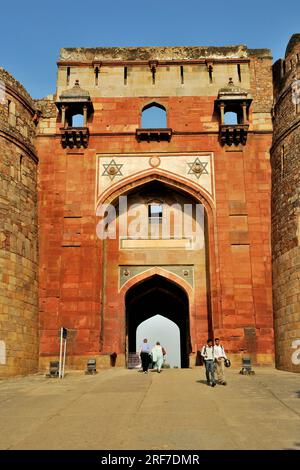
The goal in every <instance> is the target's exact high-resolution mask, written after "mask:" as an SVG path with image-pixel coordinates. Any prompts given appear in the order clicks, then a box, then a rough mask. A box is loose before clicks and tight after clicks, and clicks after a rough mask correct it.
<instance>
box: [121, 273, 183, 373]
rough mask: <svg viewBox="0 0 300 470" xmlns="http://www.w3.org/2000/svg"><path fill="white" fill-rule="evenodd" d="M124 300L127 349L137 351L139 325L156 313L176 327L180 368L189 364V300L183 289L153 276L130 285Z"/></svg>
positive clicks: (158, 276) (160, 277)
mask: <svg viewBox="0 0 300 470" xmlns="http://www.w3.org/2000/svg"><path fill="white" fill-rule="evenodd" d="M125 303H126V337H127V351H128V352H135V350H136V331H137V328H138V326H139V325H140V324H141V323H142V322H144V321H145V320H147V319H149V318H151V317H153V316H155V315H161V316H163V317H165V318H168V319H169V320H171V321H173V322H174V323H175V324H176V325H177V326H178V328H179V331H180V356H181V367H189V354H190V352H191V341H190V325H189V300H188V296H187V294H186V293H185V292H184V290H183V289H182V288H181V287H180V286H179V285H178V284H176V283H174V282H172V281H170V280H169V279H166V278H164V277H162V276H160V275H154V276H151V277H149V278H147V279H145V280H143V281H142V282H139V283H137V284H135V285H133V286H132V287H131V288H130V289H129V290H128V291H127V294H126V297H125Z"/></svg>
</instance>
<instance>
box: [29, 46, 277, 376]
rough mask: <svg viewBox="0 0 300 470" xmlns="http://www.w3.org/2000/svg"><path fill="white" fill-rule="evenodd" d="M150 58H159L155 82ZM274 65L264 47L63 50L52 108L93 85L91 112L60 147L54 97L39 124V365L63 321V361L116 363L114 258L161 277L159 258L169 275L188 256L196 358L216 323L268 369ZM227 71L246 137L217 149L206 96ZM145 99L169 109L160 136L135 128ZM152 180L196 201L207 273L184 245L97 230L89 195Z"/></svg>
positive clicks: (119, 323) (235, 355) (119, 332)
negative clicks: (70, 142) (85, 133)
mask: <svg viewBox="0 0 300 470" xmlns="http://www.w3.org/2000/svg"><path fill="white" fill-rule="evenodd" d="M149 60H150V61H151V60H154V61H155V60H157V62H158V63H157V64H156V74H155V83H153V82H152V78H153V77H152V72H151V68H150V65H151V64H150V65H149ZM271 60H272V59H271V56H270V51H268V50H249V49H247V47H245V46H233V47H231V48H189V47H187V48H138V49H131V48H129V49H127V48H126V49H120V48H110V49H103V48H99V49H98V48H97V49H63V50H62V51H61V57H60V61H59V64H58V65H59V68H58V80H57V94H56V96H55V97H53V103H54V102H55V101H57V100H59V96H60V95H61V94H62V92H63V91H64V90H66V89H68V90H69V91H71V92H72V89H73V86H74V83H75V81H76V80H79V83H80V87H81V88H82V90H83V91H84V92H86V91H88V92H89V94H90V98H91V101H92V104H93V112H91V113H90V114H89V115H88V122H87V127H88V130H89V142H88V146H87V148H85V147H83V146H82V147H80V148H76V147H73V148H68V147H66V148H64V147H63V146H62V143H61V133H62V131H61V127H62V124H61V116H60V115H59V113H57V116H55V110H54V108H53V109H52V108H51V99H50V100H49V103H48V105H47V108H48V109H49V110H50V112H48V114H47V115H45V116H43V117H42V119H41V121H40V124H39V132H38V135H37V149H38V153H39V158H40V161H39V227H40V325H41V335H40V364H41V367H43V368H44V367H45V366H47V365H48V361H49V360H50V358H53V357H55V356H56V357H57V354H58V352H59V341H58V330H59V328H60V327H61V326H62V325H63V326H65V327H67V328H69V329H70V332H71V339H70V342H69V358H68V361H69V362H68V364H69V365H70V366H72V365H73V366H74V367H75V366H76V364H79V363H80V364H84V363H85V358H87V357H89V356H95V357H97V358H98V357H100V356H102V357H103V358H107V357H109V354H110V353H112V352H116V353H117V354H118V360H121V358H124V353H125V342H126V325H125V323H126V305H125V297H124V296H125V292H124V290H125V286H124V287H123V286H122V288H121V287H120V284H119V276H120V272H121V271H120V270H121V267H122V266H127V267H130V268H128V270H129V271H135V270H136V269H142V268H143V269H144V271H147V269H148V270H150V271H151V270H154V271H151V272H156V271H155V270H158V271H159V272H161V271H160V270H162V269H163V266H164V267H165V268H166V267H169V268H170V267H172V269H173V271H174V270H175V267H177V268H178V266H179V267H180V266H181V265H182V266H185V265H186V264H190V265H191V271H192V269H194V273H195V278H194V286H193V287H191V292H190V305H189V306H190V331H191V343H192V344H191V347H192V353H193V354H196V352H197V349H198V348H200V347H201V346H202V344H203V342H204V341H205V339H207V335H208V333H211V330H212V329H213V330H214V334H215V335H217V336H220V337H221V338H222V339H223V342H224V344H225V347H226V348H227V350H229V351H230V356H231V358H232V359H233V360H235V361H237V362H238V363H240V362H241V355H242V354H243V351H244V350H246V351H247V353H248V354H250V355H251V356H252V358H253V361H254V362H256V363H260V364H272V362H273V358H274V350H273V346H274V339H273V314H272V286H271V244H270V238H271V234H270V219H271V215H270V194H271V168H270V155H269V148H270V146H271V139H272V122H271V105H272V74H271V72H272V69H271ZM210 66H212V68H213V72H212V77H211V82H210V76H209V67H210ZM238 66H240V67H238ZM97 67H98V69H99V70H98V82H97V83H96V73H95V69H96V68H97ZM125 67H127V81H126V83H125V81H124V68H125ZM181 67H183V73H184V83H182V82H181ZM238 71H240V74H239V73H238ZM230 77H232V78H233V81H234V83H235V85H238V86H239V87H241V88H243V89H246V90H247V91H249V92H250V93H251V96H252V97H253V103H252V104H251V106H250V110H249V133H248V140H247V143H246V145H242V144H240V145H236V146H235V145H232V146H227V145H224V146H222V145H221V144H220V141H219V116H218V112H217V110H216V106H215V100H216V99H217V97H218V90H219V89H220V88H222V87H224V86H226V85H227V84H228V80H229V78H230ZM73 92H74V90H73ZM153 101H155V102H158V103H159V104H160V105H161V106H163V107H164V108H165V109H166V111H167V127H170V128H172V132H173V134H172V138H171V139H170V141H166V140H161V141H159V140H157V141H155V140H153V141H149V142H148V141H146V140H145V141H139V140H138V139H137V137H136V129H137V128H139V127H141V111H142V109H143V108H144V107H145V106H147V105H148V104H149V103H151V102H153ZM51 109H52V110H51ZM74 132H76V131H75V129H74ZM208 155H210V156H211V158H212V161H213V162H214V163H213V164H212V165H211V167H210V168H209V166H207V169H208V175H204V174H203V175H201V177H200V178H199V179H198V178H197V177H196V176H195V175H194V174H191V173H190V172H189V168H190V167H189V165H190V164H191V162H193V161H194V160H195V159H196V158H200V159H201V162H202V161H203V162H204V161H205V162H206V161H207V160H205V158H206V159H207V157H208ZM152 157H154V160H155V161H156V162H160V163H157V165H158V166H157V167H156V166H155V165H154V166H151V161H152ZM113 161H114V162H115V164H117V165H119V169H120V172H119V171H117V173H116V174H115V176H114V177H113V178H110V176H109V174H108V173H107V171H106V169H107V168H108V167H109V165H110V164H111V165H113ZM169 162H171V163H170V164H169ZM208 178H209V180H210V184H209V185H208V183H207V181H206V179H207V180H208ZM154 181H156V183H157V184H158V185H159V187H161V186H162V185H163V186H166V187H168V188H172V189H173V191H174V194H175V193H176V191H178V192H180V193H184V195H185V197H187V198H188V199H189V198H191V199H193V200H196V201H201V202H202V203H203V204H204V205H205V208H206V210H207V226H208V236H207V240H208V243H207V251H208V254H207V266H206V272H205V273H203V269H202V267H201V268H199V269H196V268H197V266H196V265H197V257H195V256H193V252H192V251H190V252H187V251H183V250H179V249H178V250H174V249H172V250H171V249H165V250H162V249H155V250H154V249H151V250H150V249H147V250H146V249H124V248H122V245H121V246H120V244H119V240H108V241H107V242H102V241H101V240H99V239H97V235H96V226H97V223H98V221H99V218H98V217H97V216H96V207H95V203H96V202H97V201H98V197H99V198H100V196H101V195H102V194H103V193H104V192H105V194H106V195H107V197H111V198H112V200H114V198H115V197H117V196H119V195H121V194H125V193H126V192H128V191H133V190H135V191H137V190H138V188H139V185H142V184H143V185H147V184H150V183H153V182H154ZM210 191H211V192H210ZM177 268H176V269H177ZM170 269H171V268H170ZM170 269H169V271H170ZM178 269H179V268H178ZM201 269H202V271H201ZM165 271H166V269H165ZM165 271H164V272H165ZM173 271H172V273H173ZM170 272H171V271H170ZM172 273H171V274H172ZM171 274H170V273H169V275H171ZM173 274H174V273H173ZM139 276H142V273H140V274H139ZM206 277H207V278H206ZM180 282H181V280H180V279H179V280H178V283H180ZM206 286H207V288H206ZM105 360H106V359H105ZM122 360H123V359H122Z"/></svg>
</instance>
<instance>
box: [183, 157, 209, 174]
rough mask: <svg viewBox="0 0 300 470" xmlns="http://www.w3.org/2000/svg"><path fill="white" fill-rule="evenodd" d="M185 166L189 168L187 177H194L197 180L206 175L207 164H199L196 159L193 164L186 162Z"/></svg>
mask: <svg viewBox="0 0 300 470" xmlns="http://www.w3.org/2000/svg"><path fill="white" fill-rule="evenodd" d="M187 165H188V166H189V171H188V175H194V176H196V178H197V179H199V178H200V176H201V175H208V171H207V168H206V167H207V165H208V162H201V161H200V160H199V158H198V157H197V158H196V159H195V160H194V161H193V162H190V163H189V162H188V163H187Z"/></svg>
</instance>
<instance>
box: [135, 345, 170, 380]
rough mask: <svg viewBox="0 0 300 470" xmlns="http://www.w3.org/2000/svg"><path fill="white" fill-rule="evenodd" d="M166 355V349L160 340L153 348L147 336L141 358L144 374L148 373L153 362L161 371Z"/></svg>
mask: <svg viewBox="0 0 300 470" xmlns="http://www.w3.org/2000/svg"><path fill="white" fill-rule="evenodd" d="M165 355H166V350H165V349H164V348H163V347H162V346H161V344H160V342H159V341H157V342H156V345H155V346H154V347H153V348H151V346H150V344H149V343H148V340H147V338H145V339H144V341H143V342H142V345H141V348H140V358H141V362H142V368H143V372H144V374H147V373H148V369H149V366H150V364H151V363H153V364H154V369H156V370H157V372H158V373H160V371H161V368H162V365H163V362H164V356H165Z"/></svg>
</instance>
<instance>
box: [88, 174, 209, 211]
mask: <svg viewBox="0 0 300 470" xmlns="http://www.w3.org/2000/svg"><path fill="white" fill-rule="evenodd" d="M151 181H158V182H161V183H163V184H165V185H166V186H168V187H170V188H173V189H175V190H177V191H178V192H182V193H183V194H185V195H187V196H189V197H192V198H194V199H195V200H196V201H198V202H200V203H201V204H203V205H204V207H205V209H206V210H207V211H208V212H209V213H210V214H211V216H213V214H214V206H215V203H214V200H213V198H212V196H211V195H210V194H209V193H208V192H207V191H206V190H205V189H204V188H202V187H201V186H199V185H197V184H196V183H193V182H192V181H190V180H187V179H185V178H184V177H181V176H178V175H176V174H175V173H171V172H168V171H166V170H160V169H159V168H155V169H153V168H151V169H149V170H146V171H143V172H141V173H139V174H138V175H132V176H130V177H128V178H123V179H122V180H121V181H120V182H117V183H115V184H114V185H112V186H110V187H109V188H107V190H106V191H104V192H103V193H102V194H101V195H100V197H99V198H98V200H97V203H96V204H97V205H99V204H114V203H115V202H116V201H117V199H118V198H119V197H120V196H122V195H126V194H128V193H129V192H130V191H132V190H134V189H137V188H139V187H141V186H143V185H145V184H147V183H149V182H151Z"/></svg>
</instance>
